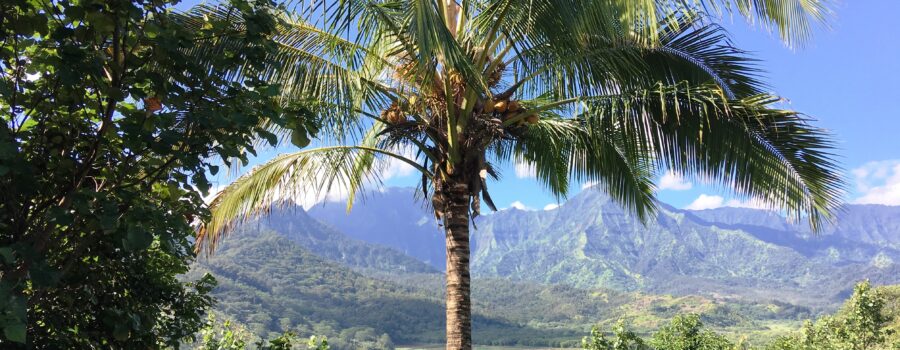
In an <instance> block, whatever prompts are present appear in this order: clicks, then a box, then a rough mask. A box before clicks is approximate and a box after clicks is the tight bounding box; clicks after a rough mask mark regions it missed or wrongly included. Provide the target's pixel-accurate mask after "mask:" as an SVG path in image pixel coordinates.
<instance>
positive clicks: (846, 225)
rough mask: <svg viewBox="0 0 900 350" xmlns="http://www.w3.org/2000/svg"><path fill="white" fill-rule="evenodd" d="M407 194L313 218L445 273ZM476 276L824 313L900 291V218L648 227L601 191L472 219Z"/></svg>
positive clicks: (658, 220)
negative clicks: (857, 289) (738, 299)
mask: <svg viewBox="0 0 900 350" xmlns="http://www.w3.org/2000/svg"><path fill="white" fill-rule="evenodd" d="M413 198H414V192H413V189H408V188H390V189H387V190H385V191H382V192H378V193H373V194H371V195H369V196H367V197H366V198H365V200H364V201H362V202H360V203H357V204H356V206H355V207H354V208H353V210H352V211H350V212H349V213H348V212H347V211H346V209H345V206H344V205H343V203H324V204H322V205H318V206H315V207H313V208H310V210H309V214H310V216H312V217H313V218H315V219H317V220H319V221H321V222H323V223H325V224H326V225H328V226H330V227H332V228H334V229H335V230H337V231H340V232H344V233H346V234H347V235H349V236H350V237H353V238H355V239H359V240H363V241H366V242H370V243H375V244H380V245H385V246H388V247H391V248H394V249H396V250H398V251H401V252H405V253H407V254H408V255H410V256H413V257H416V258H417V259H419V260H420V261H423V262H426V263H428V264H430V265H431V266H432V267H434V268H435V269H438V270H442V269H443V268H444V263H443V259H444V251H443V249H444V247H443V237H442V236H441V231H440V227H439V226H438V225H437V223H436V222H435V220H434V219H433V216H432V215H431V213H430V212H429V210H428V208H427V207H424V206H422V205H420V204H418V203H416V202H415V201H414V200H413ZM471 235H472V246H473V248H472V250H473V259H472V271H473V275H474V276H477V277H503V278H509V279H514V280H526V281H534V282H540V283H547V284H557V283H563V284H568V285H572V286H575V287H579V288H612V289H617V290H625V291H644V292H650V293H672V294H677V295H688V294H702V295H735V296H742V297H751V298H756V299H759V300H768V299H771V298H782V299H783V300H789V301H791V302H795V303H800V304H804V305H812V306H823V305H827V304H830V303H837V302H839V301H840V300H842V299H843V297H844V296H845V295H846V294H847V292H848V291H849V289H850V288H852V286H853V284H854V282H856V281H858V280H860V279H871V280H873V281H874V282H876V283H897V282H900V273H898V272H900V265H898V264H897V262H900V249H898V247H900V207H890V206H878V205H846V206H845V207H844V208H843V209H842V211H841V212H840V214H839V216H838V218H837V220H836V222H835V224H834V225H832V226H829V227H827V228H826V229H825V230H824V231H823V232H821V233H818V234H812V233H810V231H809V230H808V229H807V228H806V227H805V226H803V225H801V224H798V223H792V222H789V221H788V220H786V219H785V218H783V217H781V216H779V215H778V214H777V213H774V212H770V211H765V210H758V209H748V208H730V207H726V208H719V209H711V210H703V211H691V210H679V209H676V208H673V207H671V206H668V205H665V204H661V205H660V210H659V211H658V213H657V215H656V216H655V217H652V218H650V219H649V220H647V221H646V222H641V221H639V220H638V219H637V218H636V217H635V216H634V215H632V214H630V213H628V212H627V211H625V210H623V209H622V208H621V207H620V206H619V205H618V204H617V203H615V202H613V201H612V200H611V199H610V198H609V197H608V196H606V195H604V194H603V193H601V192H599V191H593V190H587V191H582V192H581V193H580V194H578V195H576V196H574V197H573V198H571V199H569V200H568V201H567V202H565V203H564V204H562V205H561V206H559V207H558V208H556V209H553V210H539V211H529V210H519V209H506V210H501V211H499V212H496V213H493V214H491V215H484V216H481V217H478V218H476V219H475V221H474V225H473V228H472V234H471Z"/></svg>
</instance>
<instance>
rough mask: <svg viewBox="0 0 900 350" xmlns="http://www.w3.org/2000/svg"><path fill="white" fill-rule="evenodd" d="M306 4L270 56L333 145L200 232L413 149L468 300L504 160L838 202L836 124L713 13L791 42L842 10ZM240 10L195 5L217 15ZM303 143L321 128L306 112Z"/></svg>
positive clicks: (611, 185)
mask: <svg viewBox="0 0 900 350" xmlns="http://www.w3.org/2000/svg"><path fill="white" fill-rule="evenodd" d="M298 10H299V14H297V15H291V16H285V21H284V22H283V23H282V27H281V29H282V30H281V34H280V35H278V36H277V37H275V38H274V40H275V42H276V43H277V45H278V54H277V55H276V56H275V57H273V59H274V61H275V62H277V63H278V64H276V65H273V66H272V67H271V68H270V69H269V70H268V71H266V72H264V73H265V74H266V76H267V77H268V78H269V80H271V81H274V82H278V83H280V84H281V85H282V97H283V99H284V101H285V102H286V103H296V104H299V105H301V106H303V108H304V109H305V111H306V114H305V115H306V119H305V120H306V121H313V122H314V124H316V125H318V126H320V127H321V129H320V131H319V134H318V135H317V136H318V138H319V141H317V144H319V145H321V147H317V148H310V149H305V150H301V151H299V152H296V153H291V154H284V155H281V156H278V157H276V158H275V159H273V160H271V161H270V162H268V163H266V164H264V165H261V166H259V167H257V168H255V169H253V170H252V171H250V172H249V173H248V174H246V175H244V176H242V177H240V178H239V179H238V180H236V181H235V182H234V183H233V184H231V185H230V186H228V188H226V189H225V190H224V191H222V192H221V193H220V194H218V196H217V197H216V198H215V200H214V201H213V203H212V205H211V206H212V213H213V215H212V218H211V220H210V221H209V222H208V223H206V224H205V226H204V227H203V228H202V229H201V230H200V233H199V235H198V243H199V245H200V246H205V247H207V248H209V249H212V248H213V247H215V245H216V242H218V241H219V239H220V238H221V237H222V235H223V234H226V233H227V232H229V231H230V229H232V228H233V227H234V225H236V224H238V223H240V222H242V221H244V220H246V219H249V218H252V217H254V216H256V215H258V214H261V213H264V212H266V211H267V210H268V209H267V208H269V207H270V206H271V205H272V204H274V203H278V202H285V201H289V200H291V199H293V198H296V197H298V196H302V195H308V194H309V193H321V192H323V191H328V190H331V189H333V188H336V187H342V188H347V189H349V192H350V200H349V201H348V209H349V205H351V204H352V202H353V195H354V194H356V193H357V192H358V191H359V189H360V188H361V187H362V186H365V185H367V184H371V183H373V182H377V181H378V176H379V173H380V172H379V170H380V169H379V168H380V166H383V165H384V163H385V161H386V160H389V159H396V160H399V161H402V162H405V163H408V164H410V165H412V166H413V167H414V168H415V169H417V170H418V171H419V172H421V174H422V177H421V185H420V186H421V189H422V192H423V194H424V196H425V198H431V203H432V204H433V208H434V211H435V214H436V215H437V217H438V218H443V219H444V223H445V225H444V226H445V229H446V230H447V231H448V259H450V258H451V256H456V257H458V258H460V259H459V260H458V261H456V263H459V264H461V263H464V264H465V265H466V270H465V274H464V276H463V277H462V278H463V279H464V280H465V281H464V284H465V291H464V292H463V293H464V294H465V303H468V291H467V290H468V270H467V265H468V236H467V230H468V220H469V217H470V214H472V215H477V214H478V213H479V212H480V211H481V207H482V202H483V203H484V204H485V205H486V206H487V207H490V208H491V209H494V204H493V203H492V201H491V198H490V193H489V191H488V184H489V180H491V179H498V178H499V176H500V174H499V172H500V169H501V168H502V167H503V165H505V164H510V163H513V162H524V163H527V164H529V165H531V166H533V167H534V169H535V172H536V177H537V179H538V180H539V182H540V183H541V184H542V185H544V187H546V188H547V189H548V190H549V191H550V192H551V193H553V194H555V195H557V196H558V197H565V196H566V194H567V192H568V190H569V184H570V182H571V181H579V182H588V181H590V182H596V183H598V184H599V185H600V186H601V189H602V190H604V191H606V192H608V193H609V194H610V195H611V196H612V197H613V198H614V199H616V200H617V201H619V202H620V203H622V204H623V205H624V206H626V207H628V208H629V209H631V210H633V211H634V212H635V213H637V214H638V215H639V216H641V217H647V216H648V215H649V214H651V213H652V212H653V211H654V210H655V198H654V196H655V193H654V192H655V189H654V185H653V182H654V179H655V178H656V177H657V176H658V174H659V173H660V172H662V171H664V170H667V169H668V170H672V171H674V172H676V173H680V174H685V175H688V176H693V177H696V178H700V179H703V180H707V181H710V182H714V183H719V184H722V185H723V186H724V188H727V189H730V190H733V191H734V192H735V194H737V195H741V196H749V197H754V198H758V199H760V200H762V201H763V202H765V203H767V204H769V205H771V206H772V208H780V209H782V210H784V211H785V212H786V213H788V214H790V215H792V216H795V217H800V216H806V217H807V218H808V220H809V222H810V224H811V225H812V226H813V228H818V227H819V225H820V224H821V223H822V222H824V221H827V220H828V219H829V218H830V216H831V214H830V213H831V212H832V210H833V209H834V208H835V206H836V205H837V204H838V201H839V197H840V194H841V188H842V183H841V180H840V178H839V177H838V175H837V173H838V168H837V166H836V165H835V164H834V163H833V162H832V160H831V153H830V152H831V149H832V144H831V142H830V141H829V138H828V135H827V134H826V133H824V132H823V131H822V130H820V129H817V128H815V127H813V126H811V125H809V123H808V120H807V119H806V118H804V117H803V116H802V115H800V114H799V113H797V112H794V111H790V110H784V109H779V108H777V107H776V104H777V103H778V102H779V101H780V99H779V98H778V97H777V96H773V95H771V94H769V93H767V92H766V86H765V85H764V84H763V83H762V82H761V81H760V78H759V73H760V70H759V69H758V67H757V66H756V65H755V63H756V62H755V61H754V60H753V59H751V58H749V57H747V55H746V54H745V53H744V52H742V51H741V50H739V49H737V48H735V47H733V46H732V45H731V43H730V42H729V40H728V37H727V36H726V33H725V32H724V30H723V29H722V28H720V27H719V26H717V25H716V24H714V23H713V22H712V21H711V20H710V17H708V16H710V15H716V14H720V13H722V12H723V11H729V10H735V11H737V12H739V13H741V14H743V15H746V16H747V17H749V18H752V19H756V20H759V21H760V22H762V23H763V25H765V26H767V27H769V28H772V29H775V30H777V31H778V32H779V33H780V34H781V36H782V38H783V39H785V42H787V43H788V44H791V45H793V44H796V43H800V42H802V41H803V39H805V38H806V37H807V36H808V35H809V31H810V29H809V28H810V22H811V21H815V20H818V19H821V18H822V17H824V16H825V15H826V14H827V10H826V8H825V6H824V5H823V3H822V2H821V1H814V0H813V1H800V0H793V1H791V0H784V1H770V0H765V1H763V0H757V1H751V0H740V1H738V0H734V1H726V0H722V1H713V0H710V1H699V0H686V1H661V0H641V1H632V0H621V1H614V0H608V1H601V0H530V1H514V0H472V1H466V0H463V1H461V2H460V3H458V4H457V3H456V2H454V1H453V0H450V1H448V2H444V1H443V0H441V1H437V0H387V1H363V0H344V1H337V2H334V3H328V4H326V2H313V3H312V5H311V6H308V7H307V6H299V7H298ZM227 11H228V10H227V8H223V7H201V8H197V9H195V12H193V13H192V14H188V16H187V17H186V18H187V19H188V20H187V21H188V22H191V23H195V25H202V22H203V21H205V20H210V18H212V20H226V18H228V13H227ZM192 21H193V22H192ZM238 26H240V24H238ZM273 128H275V129H277V130H278V131H281V132H282V133H283V134H285V135H290V134H291V128H290V125H287V126H275V125H273ZM291 140H292V141H293V142H294V143H295V144H297V145H298V146H301V147H302V146H306V145H307V144H308V143H309V142H310V141H309V137H308V136H307V134H306V133H305V132H304V131H303V130H302V129H301V130H300V131H298V132H294V133H293V135H291ZM448 218H449V219H452V220H456V223H454V222H451V221H452V220H448ZM463 225H464V226H465V228H463V227H462V226H463ZM451 231H465V232H464V233H463V235H462V236H459V237H457V236H456V235H455V234H454V233H453V232H451ZM463 238H464V239H463ZM460 242H462V243H464V244H463V245H461V246H460V245H459V244H460ZM453 247H461V248H460V249H462V250H460V251H458V252H457V251H451V250H453V249H455V248H453ZM463 253H464V255H462V254H463ZM449 262H450V260H448V269H449V268H450V266H451V264H449ZM459 264H456V265H459ZM449 273H450V271H449V270H448V274H449ZM451 275H452V274H451ZM461 276H462V275H461ZM451 279H452V278H451V277H448V293H449V292H452V290H455V288H451V287H450V284H451V283H452V282H451ZM454 281H455V279H454ZM453 283H455V282H453ZM450 294H452V293H450ZM450 294H448V295H450ZM450 299H453V296H452V295H450V297H448V300H450ZM454 307H457V306H456V305H455V304H454V306H451V305H450V304H449V301H448V309H450V308H454ZM467 307H468V306H467V305H465V306H463V307H462V308H467ZM449 313H450V311H449V310H448V337H449V336H450V333H449V330H450V327H451V326H450V325H449V321H450V320H449ZM467 313H468V311H467V310H466V311H464V312H462V313H460V314H459V315H467ZM460 327H462V326H460ZM464 342H465V341H463V343H464ZM448 344H449V343H448ZM448 347H449V345H448ZM454 347H457V346H454ZM461 347H462V348H465V347H466V346H465V345H463V346H461Z"/></svg>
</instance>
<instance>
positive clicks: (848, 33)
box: [217, 0, 900, 209]
mask: <svg viewBox="0 0 900 350" xmlns="http://www.w3.org/2000/svg"><path fill="white" fill-rule="evenodd" d="M897 13H900V1H897V0H870V1H851V0H845V1H841V2H839V3H837V4H836V6H835V16H834V18H833V20H832V21H831V28H830V29H824V28H819V30H817V31H816V34H815V37H814V38H813V39H812V41H811V42H810V43H808V44H807V45H806V46H805V47H803V48H798V49H793V50H792V49H789V48H787V47H785V46H784V45H783V44H782V42H781V41H780V40H779V39H778V38H777V36H775V35H773V34H771V33H769V32H767V31H765V30H763V29H760V28H758V27H754V26H752V25H750V24H748V23H747V22H746V21H745V20H744V19H743V18H742V17H734V18H725V19H723V22H724V23H723V24H725V26H726V27H727V28H728V30H729V31H730V32H731V34H732V38H733V40H734V43H735V45H736V46H737V47H739V48H741V49H744V50H747V51H750V52H751V53H752V54H753V56H754V57H756V58H758V59H761V60H762V62H761V63H760V65H761V67H762V68H763V69H764V70H765V71H766V72H767V73H766V77H767V79H766V80H767V82H768V83H769V84H770V86H771V87H772V88H773V91H774V92H775V93H777V94H779V95H781V96H783V97H785V98H787V99H788V103H787V105H786V107H788V108H791V109H794V110H798V111H801V112H803V113H805V114H807V115H809V116H812V117H814V118H815V119H817V122H816V125H817V126H819V127H822V128H825V129H828V130H830V131H831V132H832V133H833V134H834V135H835V138H836V140H837V141H838V147H839V149H838V151H837V153H838V156H839V158H838V160H839V162H840V163H841V164H842V165H843V167H844V169H845V170H846V176H847V181H848V184H849V186H848V189H849V193H848V194H847V200H848V201H849V202H857V203H878V204H888V205H900V103H898V102H900V84H898V82H900V30H898V29H897V27H896V14H897ZM288 151H291V149H288V148H285V149H279V150H275V151H269V152H264V153H262V154H261V157H260V158H259V159H256V160H254V161H253V162H254V163H257V162H259V161H264V160H265V159H266V158H269V157H271V156H273V155H275V154H277V153H280V152H288ZM516 170H517V169H514V168H513V167H510V168H509V169H505V170H504V176H503V179H502V181H500V182H496V183H492V184H489V187H490V188H491V193H492V196H493V197H494V200H495V202H496V203H497V205H498V206H500V207H510V206H516V207H522V208H531V209H543V208H545V207H547V206H548V205H549V206H551V207H552V205H553V204H555V203H556V200H555V199H554V198H553V197H552V196H550V195H549V194H548V193H547V192H546V191H544V190H543V189H542V188H541V187H540V186H539V185H538V184H537V183H536V182H535V181H534V179H533V178H532V177H529V176H528V171H527V169H523V168H519V169H518V171H516ZM670 175H671V174H670ZM388 177H389V178H388V179H387V180H386V182H385V184H386V185H388V186H414V185H415V184H416V181H418V177H417V176H415V174H413V173H412V171H411V169H407V168H404V167H399V166H398V167H393V168H392V171H391V173H390V174H388ZM229 181H230V179H229V178H227V177H224V176H219V177H218V178H217V182H218V184H219V185H224V184H226V183H227V182H229ZM659 185H660V190H659V193H658V194H659V198H660V200H662V201H663V202H666V203H669V204H671V205H673V206H675V207H679V208H693V209H705V208H713V207H718V206H728V205H730V206H755V205H756V203H754V201H753V200H752V199H734V198H729V197H728V194H727V192H723V191H721V190H720V189H719V188H717V187H710V186H707V185H704V184H701V183H698V182H697V181H693V180H691V179H679V178H677V177H675V176H666V177H665V178H661V179H660V181H659ZM573 186H575V187H574V188H573V189H572V193H577V192H578V191H580V190H581V188H582V184H575V185H573ZM340 197H341V196H340V195H339V194H335V195H334V196H332V199H339V198H340Z"/></svg>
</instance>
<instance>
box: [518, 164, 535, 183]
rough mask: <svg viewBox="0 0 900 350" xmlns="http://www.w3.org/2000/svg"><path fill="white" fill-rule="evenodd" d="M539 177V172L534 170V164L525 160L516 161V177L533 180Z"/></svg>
mask: <svg viewBox="0 0 900 350" xmlns="http://www.w3.org/2000/svg"><path fill="white" fill-rule="evenodd" d="M536 176H537V170H535V168H534V164H532V163H528V162H526V161H524V160H517V161H516V177H518V178H520V179H524V178H531V177H536Z"/></svg>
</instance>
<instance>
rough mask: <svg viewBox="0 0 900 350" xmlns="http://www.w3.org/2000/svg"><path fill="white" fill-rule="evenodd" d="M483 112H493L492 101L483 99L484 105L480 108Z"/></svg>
mask: <svg viewBox="0 0 900 350" xmlns="http://www.w3.org/2000/svg"><path fill="white" fill-rule="evenodd" d="M482 110H484V113H493V112H494V101H485V102H484V107H483V108H482Z"/></svg>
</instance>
